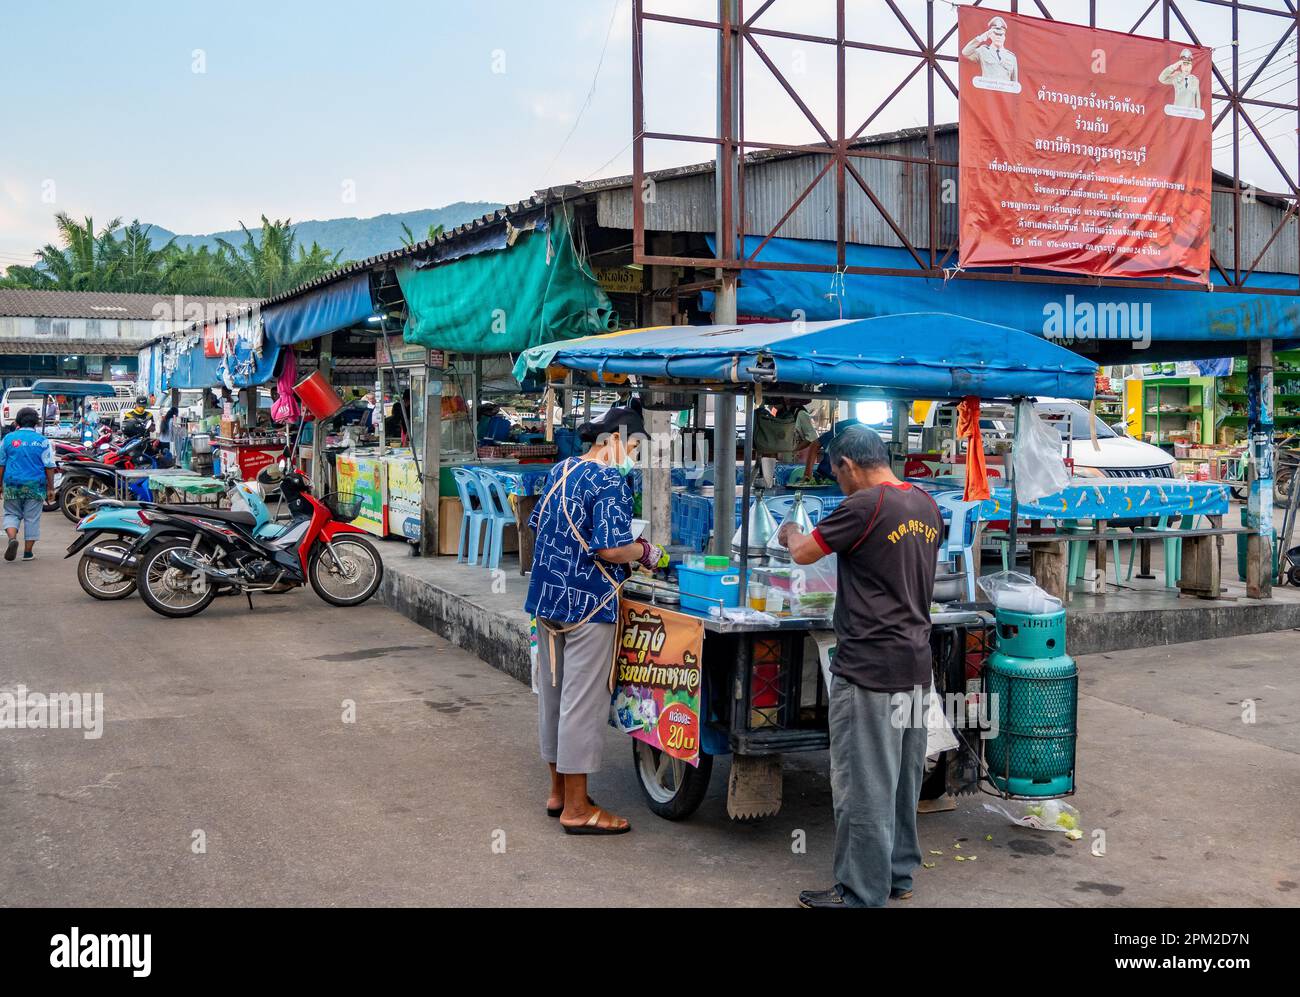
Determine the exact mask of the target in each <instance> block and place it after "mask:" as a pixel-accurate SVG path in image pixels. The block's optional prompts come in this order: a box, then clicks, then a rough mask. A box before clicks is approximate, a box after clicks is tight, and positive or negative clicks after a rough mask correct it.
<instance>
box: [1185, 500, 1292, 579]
mask: <svg viewBox="0 0 1300 997" xmlns="http://www.w3.org/2000/svg"><path fill="white" fill-rule="evenodd" d="M1269 513H1270V515H1271V514H1272V510H1271V509H1270V510H1269ZM1208 518H1209V520H1210V524H1211V525H1212V526H1213V527H1215V528H1216V529H1218V528H1219V527H1221V526H1222V525H1223V517H1222V516H1210V517H1208ZM1222 546H1223V537H1222V536H1218V535H1210V536H1202V537H1183V558H1182V566H1181V569H1180V571H1181V574H1180V575H1179V578H1178V591H1179V592H1180V593H1182V594H1183V595H1194V596H1197V597H1198V598H1201V599H1217V598H1219V595H1220V560H1221V558H1220V552H1221V550H1222Z"/></svg>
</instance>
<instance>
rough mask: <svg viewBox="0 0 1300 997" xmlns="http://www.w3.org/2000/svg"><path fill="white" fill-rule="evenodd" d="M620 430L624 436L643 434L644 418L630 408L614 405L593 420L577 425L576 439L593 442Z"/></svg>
mask: <svg viewBox="0 0 1300 997" xmlns="http://www.w3.org/2000/svg"><path fill="white" fill-rule="evenodd" d="M617 432H621V433H622V434H623V436H624V438H629V437H632V436H645V435H646V431H645V420H644V419H643V418H641V413H640V412H638V411H636V410H635V409H632V408H622V407H617V406H616V407H614V408H611V409H610V410H609V411H608V412H606V413H605V414H604V415H603V416H601V418H599V419H597V420H596V421H595V422H584V423H583V424H582V425H581V426H579V427H578V439H580V440H582V442H583V443H595V442H596V441H597V440H598V439H600V438H601V437H602V436H605V435H607V434H609V435H612V434H614V433H617Z"/></svg>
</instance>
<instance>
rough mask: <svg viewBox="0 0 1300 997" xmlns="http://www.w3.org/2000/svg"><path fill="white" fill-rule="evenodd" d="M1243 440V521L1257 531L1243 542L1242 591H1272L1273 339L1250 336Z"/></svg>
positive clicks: (1254, 594) (1264, 595)
mask: <svg viewBox="0 0 1300 997" xmlns="http://www.w3.org/2000/svg"><path fill="white" fill-rule="evenodd" d="M1246 364H1247V366H1246V396H1247V397H1246V406H1247V412H1248V415H1247V419H1246V426H1247V442H1248V445H1249V447H1250V495H1249V498H1248V499H1247V502H1246V525H1247V526H1249V527H1250V528H1251V529H1256V530H1258V531H1259V532H1258V533H1256V534H1252V535H1251V536H1250V537H1249V538H1248V540H1247V545H1246V595H1248V596H1249V597H1250V598H1252V599H1268V598H1270V597H1271V596H1272V594H1273V539H1274V534H1275V531H1274V529H1273V341H1272V340H1271V339H1257V340H1253V341H1252V342H1251V343H1250V344H1249V345H1248V346H1247V353H1246Z"/></svg>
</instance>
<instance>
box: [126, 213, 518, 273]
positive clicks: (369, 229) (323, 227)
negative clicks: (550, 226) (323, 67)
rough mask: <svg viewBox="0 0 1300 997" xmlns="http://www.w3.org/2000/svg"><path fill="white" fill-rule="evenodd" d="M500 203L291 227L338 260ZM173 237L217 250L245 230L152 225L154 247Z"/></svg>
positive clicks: (379, 249)
mask: <svg viewBox="0 0 1300 997" xmlns="http://www.w3.org/2000/svg"><path fill="white" fill-rule="evenodd" d="M501 206H502V205H500V204H493V203H491V202H488V201H457V202H456V203H455V204H448V205H446V206H445V207H442V208H422V209H420V210H419V211H402V212H398V213H395V214H387V215H375V216H374V217H373V218H329V219H326V220H324V221H305V222H295V223H294V230H295V231H296V233H297V236H298V242H299V244H301V245H307V246H310V245H311V244H312V242H318V243H320V244H321V246H323V247H324V248H326V249H328V250H330V251H331V252H337V251H339V250H341V251H342V253H343V255H342V256H340V257H339V259H340V260H364V259H366V258H367V257H370V256H375V255H376V254H378V253H386V252H388V251H390V250H393V249H400V248H401V246H402V237H403V235H404V233H403V232H402V224H403V223H405V224H406V225H407V226H409V227H410V229H411V231H412V232H413V233H414V234H415V238H416V241H417V242H418V241H420V240H422V239H424V237H425V235H426V234H427V233H428V231H429V226H430V225H442V226H443V227H445V228H447V229H449V230H450V229H453V228H455V227H456V226H457V225H463V224H464V223H465V222H468V221H472V220H473V219H475V218H478V217H480V216H481V215H485V214H487V213H488V212H489V211H495V210H496V209H497V208H499V207H501ZM250 231H252V233H253V235H254V236H255V237H256V236H257V235H258V233H259V232H260V227H259V228H256V229H254V228H251V227H250ZM173 237H175V239H176V245H177V246H179V247H181V248H182V249H183V248H185V247H186V246H208V247H210V248H212V249H216V247H217V239H225V240H226V241H227V242H231V243H234V244H235V245H236V246H237V245H239V244H240V243H242V242H243V240H244V233H243V232H242V231H240V230H239V229H237V228H236V229H232V230H230V231H228V232H212V233H210V234H208V235H177V234H176V233H175V232H171V231H169V230H167V229H165V228H163V227H162V226H161V225H154V226H153V229H152V231H151V232H150V238H151V240H152V241H153V244H154V245H155V246H161V245H163V244H164V243H165V242H166V241H167V240H168V239H171V238H173Z"/></svg>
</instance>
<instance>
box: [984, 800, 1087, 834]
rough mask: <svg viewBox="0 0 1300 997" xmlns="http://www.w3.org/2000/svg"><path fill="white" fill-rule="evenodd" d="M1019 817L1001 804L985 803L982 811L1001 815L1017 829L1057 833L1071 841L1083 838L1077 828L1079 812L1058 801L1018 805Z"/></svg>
mask: <svg viewBox="0 0 1300 997" xmlns="http://www.w3.org/2000/svg"><path fill="white" fill-rule="evenodd" d="M1018 806H1019V807H1020V808H1021V813H1020V816H1018V817H1017V816H1016V815H1014V814H1012V813H1011V811H1010V810H1008V809H1007V808H1006V807H1004V806H1003V805H1002V804H1001V803H986V804H984V809H985V810H987V811H988V812H989V813H993V814H1001V815H1002V816H1003V817H1005V818H1006V819H1007V820H1009V821H1011V823H1013V824H1016V825H1018V826H1019V827H1029V828H1033V829H1034V830H1035V831H1059V832H1061V833H1062V834H1064V835H1065V836H1066V837H1067V838H1069V839H1070V840H1071V841H1078V840H1079V839H1080V838H1082V837H1083V830H1082V828H1080V827H1079V811H1078V810H1076V809H1075V808H1074V807H1072V806H1070V804H1068V803H1062V802H1061V801H1060V800H1044V801H1043V802H1042V803H1018Z"/></svg>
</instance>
